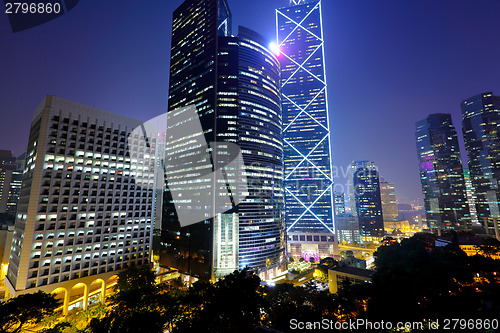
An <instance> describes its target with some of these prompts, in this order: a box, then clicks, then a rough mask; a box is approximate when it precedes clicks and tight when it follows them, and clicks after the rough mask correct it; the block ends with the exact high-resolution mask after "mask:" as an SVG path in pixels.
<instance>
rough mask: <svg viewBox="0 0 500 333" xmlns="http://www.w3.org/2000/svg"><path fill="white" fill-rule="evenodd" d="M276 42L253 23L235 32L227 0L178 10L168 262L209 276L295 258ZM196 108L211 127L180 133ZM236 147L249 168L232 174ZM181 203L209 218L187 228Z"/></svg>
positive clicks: (190, 0) (191, 0)
mask: <svg viewBox="0 0 500 333" xmlns="http://www.w3.org/2000/svg"><path fill="white" fill-rule="evenodd" d="M267 44H268V43H267V42H265V40H264V38H263V37H261V36H260V35H258V34H257V33H255V32H253V31H251V30H249V29H246V28H243V27H240V28H239V34H238V36H231V13H230V11H229V7H228V5H227V3H226V1H225V0H186V1H184V3H183V4H182V5H181V6H180V7H179V8H178V9H177V10H176V11H175V12H174V20H173V31H172V60H171V72H170V73H171V74H170V92H169V111H168V115H169V117H168V127H167V136H166V137H167V143H166V160H165V169H166V183H167V184H166V185H167V190H166V192H165V196H164V218H163V223H162V238H163V243H164V244H166V248H165V249H164V250H165V251H166V252H165V254H166V255H164V256H162V259H161V260H160V261H161V263H162V264H164V265H168V266H172V267H176V268H178V269H179V270H180V271H181V272H185V273H187V274H189V275H191V276H195V277H198V278H201V279H204V280H208V279H216V278H219V277H222V276H224V275H226V274H228V273H231V272H232V271H234V270H235V269H243V268H245V267H249V268H250V269H252V270H254V271H256V272H257V273H259V274H261V277H262V278H268V277H272V276H275V275H276V274H279V273H280V272H281V271H282V270H283V269H284V265H285V264H286V259H285V255H284V247H285V238H284V225H283V223H284V222H283V216H282V206H283V144H282V113H281V96H280V85H279V82H280V67H279V63H278V60H277V59H276V57H275V56H274V54H273V53H272V52H270V51H269V50H268V49H267ZM189 105H195V106H196V114H197V117H198V118H199V122H200V123H201V127H200V128H199V131H198V132H196V133H182V135H183V136H182V137H173V134H172V133H174V132H175V128H176V127H178V126H182V123H183V122H184V120H185V119H186V118H185V117H182V116H181V113H183V112H188V111H185V110H184V109H181V110H179V108H182V107H187V106H189ZM186 110H187V109H186ZM215 142H216V143H217V144H216V145H217V149H214V147H215V146H214V144H215ZM225 143H227V144H225ZM221 144H222V145H221ZM230 144H234V145H237V146H238V147H239V150H240V151H241V155H242V157H243V161H244V165H240V166H239V167H237V168H233V169H230V170H227V168H226V166H227V162H228V161H229V159H228V158H227V156H229V155H231V154H232V153H234V152H231V151H230V149H229V147H230ZM203 145H207V146H206V148H205V149H201V150H200V147H201V146H203ZM221 147H222V148H221ZM205 154H208V155H207V156H208V157H204V155H205ZM199 156H201V158H200V157H199ZM222 168H224V172H223V173H222V174H217V172H216V171H217V170H221V169H222ZM227 175H229V178H228V177H226V176H227ZM234 175H236V176H234ZM228 179H229V180H228ZM177 192H182V194H183V195H182V197H176V194H175V193H177ZM227 193H229V195H227ZM234 196H237V197H239V198H240V199H241V200H240V201H239V203H238V202H235V201H234V200H233V199H234ZM207 197H210V198H213V202H209V203H206V202H205V201H204V200H205V199H206V198H207ZM221 198H222V199H221ZM178 209H186V210H190V211H194V210H199V211H201V212H204V213H205V215H204V216H205V217H206V218H205V219H204V220H203V221H195V220H193V221H191V222H192V223H191V224H190V225H187V226H181V223H180V222H181V221H180V219H179V211H178Z"/></svg>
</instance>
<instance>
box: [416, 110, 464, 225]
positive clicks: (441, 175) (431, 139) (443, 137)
mask: <svg viewBox="0 0 500 333" xmlns="http://www.w3.org/2000/svg"><path fill="white" fill-rule="evenodd" d="M415 136H416V139H417V153H418V158H419V165H420V180H421V183H422V193H423V194H424V204H425V211H426V217H427V224H428V225H429V228H431V229H439V230H443V229H455V228H467V227H470V224H471V219H470V212H469V206H468V200H467V193H466V188H465V180H464V173H463V168H462V160H461V159H460V148H459V146H458V138H457V132H456V131H455V127H454V126H453V123H452V121H451V115H450V114H447V113H436V114H431V115H429V116H428V117H427V118H425V119H424V120H421V121H419V122H417V123H416V132H415Z"/></svg>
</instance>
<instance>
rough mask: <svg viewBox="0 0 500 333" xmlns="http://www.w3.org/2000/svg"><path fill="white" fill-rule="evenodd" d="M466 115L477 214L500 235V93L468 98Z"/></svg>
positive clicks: (493, 231) (464, 133) (491, 230)
mask: <svg viewBox="0 0 500 333" xmlns="http://www.w3.org/2000/svg"><path fill="white" fill-rule="evenodd" d="M462 118H463V123H462V130H463V135H464V140H465V149H466V150H467V154H468V157H469V163H468V164H469V170H470V178H471V182H472V186H473V188H474V191H475V194H476V211H477V217H478V220H479V222H480V223H482V224H483V225H484V226H485V228H486V230H487V232H490V233H495V234H496V237H497V238H498V239H500V232H499V223H500V209H499V207H500V134H499V128H498V127H499V126H500V96H494V95H493V93H492V92H486V93H483V94H479V95H476V96H473V97H471V98H468V99H466V100H465V101H463V102H462Z"/></svg>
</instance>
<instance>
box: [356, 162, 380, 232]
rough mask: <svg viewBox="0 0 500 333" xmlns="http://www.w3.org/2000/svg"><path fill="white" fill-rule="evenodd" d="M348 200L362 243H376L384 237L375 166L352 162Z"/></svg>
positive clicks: (378, 182) (368, 163) (370, 163)
mask: <svg viewBox="0 0 500 333" xmlns="http://www.w3.org/2000/svg"><path fill="white" fill-rule="evenodd" d="M347 181H348V187H349V200H350V204H351V212H352V215H354V216H355V217H357V218H358V221H359V230H360V232H361V237H362V238H363V240H364V241H378V240H380V238H381V237H383V236H384V219H383V216H382V200H381V197H380V179H379V173H378V169H377V166H376V165H375V163H373V162H369V161H354V162H352V163H351V164H350V165H349V172H348V180H347Z"/></svg>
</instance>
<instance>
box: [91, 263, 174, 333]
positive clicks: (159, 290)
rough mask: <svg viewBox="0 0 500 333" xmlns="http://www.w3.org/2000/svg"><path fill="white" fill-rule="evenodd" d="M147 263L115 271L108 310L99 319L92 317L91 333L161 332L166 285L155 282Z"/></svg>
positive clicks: (166, 319) (164, 323) (164, 317)
mask: <svg viewBox="0 0 500 333" xmlns="http://www.w3.org/2000/svg"><path fill="white" fill-rule="evenodd" d="M155 278H156V277H155V273H154V272H153V271H152V270H151V268H150V267H149V266H141V267H131V268H129V269H127V270H125V271H123V272H121V273H120V274H118V282H117V284H116V286H115V294H114V295H112V296H111V297H110V301H111V310H110V311H109V312H108V313H107V314H106V315H105V316H104V317H103V318H101V319H97V318H95V319H92V320H91V321H90V324H89V329H90V330H91V331H92V332H94V333H100V332H106V333H122V332H131V333H132V332H133V333H141V332H144V333H161V332H163V331H164V326H165V325H166V323H167V321H168V318H167V317H166V314H165V312H166V311H165V309H166V307H165V306H164V299H165V298H166V297H168V295H166V294H165V288H164V286H162V285H157V284H156V282H155Z"/></svg>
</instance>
